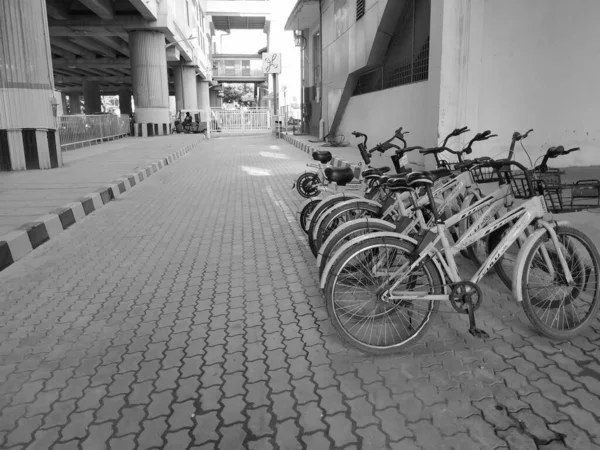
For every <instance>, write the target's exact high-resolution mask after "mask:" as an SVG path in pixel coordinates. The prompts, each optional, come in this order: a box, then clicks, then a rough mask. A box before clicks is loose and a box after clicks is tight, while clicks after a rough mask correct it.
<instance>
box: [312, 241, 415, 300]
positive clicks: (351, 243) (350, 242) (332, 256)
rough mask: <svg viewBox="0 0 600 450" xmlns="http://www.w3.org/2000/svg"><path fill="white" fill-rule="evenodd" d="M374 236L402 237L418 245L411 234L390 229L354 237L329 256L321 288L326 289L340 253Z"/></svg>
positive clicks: (320, 284)
mask: <svg viewBox="0 0 600 450" xmlns="http://www.w3.org/2000/svg"><path fill="white" fill-rule="evenodd" d="M373 237H393V238H397V239H401V240H403V241H405V242H408V243H409V244H412V245H417V241H416V240H415V239H413V238H411V237H410V236H407V235H405V234H400V233H393V232H388V231H382V232H378V233H371V234H365V235H364V236H359V237H357V238H354V239H352V240H351V241H348V242H346V243H345V244H344V245H343V246H341V247H340V248H339V249H338V251H337V252H335V253H334V254H333V255H331V258H329V261H327V265H326V266H325V269H324V270H323V276H321V280H320V283H319V287H320V288H321V289H325V283H326V282H327V278H329V272H330V271H331V268H332V267H333V264H334V263H335V260H336V259H337V258H338V256H339V255H341V254H342V253H343V252H344V251H346V249H348V248H350V247H351V246H352V245H354V244H358V243H359V242H362V241H365V240H367V239H370V238H373Z"/></svg>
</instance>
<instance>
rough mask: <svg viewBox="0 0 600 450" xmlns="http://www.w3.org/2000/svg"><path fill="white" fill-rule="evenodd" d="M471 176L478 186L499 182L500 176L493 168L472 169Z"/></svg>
mask: <svg viewBox="0 0 600 450" xmlns="http://www.w3.org/2000/svg"><path fill="white" fill-rule="evenodd" d="M471 174H472V175H473V179H474V180H475V182H476V183H478V184H485V183H498V182H500V175H499V173H498V171H497V170H496V169H495V168H494V167H481V166H479V167H474V168H473V169H471Z"/></svg>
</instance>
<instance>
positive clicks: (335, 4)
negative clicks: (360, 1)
mask: <svg viewBox="0 0 600 450" xmlns="http://www.w3.org/2000/svg"><path fill="white" fill-rule="evenodd" d="M388 1H390V0H366V1H365V15H364V16H363V17H362V18H361V19H360V20H359V21H358V22H357V21H356V0H323V6H322V21H323V36H322V39H323V44H322V45H323V99H324V102H323V118H324V119H325V122H326V123H325V128H326V130H329V127H330V126H331V123H332V122H333V118H334V116H335V113H336V110H337V107H338V105H339V103H340V99H341V97H342V91H343V89H344V86H345V84H346V81H347V79H348V74H350V73H352V72H354V71H356V70H358V69H361V68H363V67H365V65H366V64H367V60H368V58H369V54H370V52H371V48H372V47H373V43H374V39H375V34H376V32H377V28H378V26H379V23H380V21H381V17H382V14H383V12H384V10H385V7H386V5H387V3H388ZM394 1H402V0H394ZM344 8H345V9H346V14H341V13H340V11H343V10H344ZM336 9H337V11H338V20H336V17H335V14H336Z"/></svg>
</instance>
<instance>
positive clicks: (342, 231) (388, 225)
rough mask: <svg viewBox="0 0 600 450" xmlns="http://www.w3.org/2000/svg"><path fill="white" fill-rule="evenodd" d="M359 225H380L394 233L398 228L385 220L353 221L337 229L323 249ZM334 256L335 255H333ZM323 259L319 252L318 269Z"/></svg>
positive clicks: (365, 219)
mask: <svg viewBox="0 0 600 450" xmlns="http://www.w3.org/2000/svg"><path fill="white" fill-rule="evenodd" d="M358 223H365V224H373V223H377V224H378V225H380V226H381V227H382V228H383V227H385V228H387V229H388V231H394V230H395V229H396V226H395V225H394V224H393V223H390V222H388V221H387V220H383V219H370V218H369V219H367V218H364V219H356V220H351V221H350V222H346V223H345V224H343V225H341V226H339V227H337V228H336V229H335V230H334V231H333V232H332V233H331V234H330V235H329V237H328V238H327V240H326V241H325V242H324V243H323V246H322V247H321V248H325V247H326V246H327V245H329V242H331V241H332V240H335V239H338V236H342V235H343V234H345V233H346V230H347V229H348V228H350V227H352V226H354V225H356V224H358ZM332 256H333V255H332ZM322 258H323V255H322V254H321V252H320V251H319V256H317V267H321V260H322Z"/></svg>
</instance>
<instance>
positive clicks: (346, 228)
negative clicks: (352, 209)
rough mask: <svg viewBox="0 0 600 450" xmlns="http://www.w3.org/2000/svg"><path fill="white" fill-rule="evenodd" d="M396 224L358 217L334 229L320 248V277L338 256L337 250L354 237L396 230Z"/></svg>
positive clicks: (318, 259)
mask: <svg viewBox="0 0 600 450" xmlns="http://www.w3.org/2000/svg"><path fill="white" fill-rule="evenodd" d="M394 229H395V225H394V224H393V223H390V222H383V221H381V220H378V221H373V220H372V219H357V220H353V221H351V222H348V223H346V224H344V225H342V226H341V227H339V228H337V229H336V230H335V231H333V232H332V233H331V234H330V235H329V237H328V238H327V240H326V241H325V242H324V243H323V245H322V246H321V247H320V248H319V256H318V258H317V266H318V267H319V278H321V276H322V275H323V272H324V271H325V267H326V266H327V263H328V262H329V259H330V258H334V257H336V253H337V251H338V250H339V249H340V248H342V247H343V245H344V244H346V243H347V242H350V241H351V240H352V239H354V238H357V237H360V236H362V235H365V234H369V233H377V232H378V231H394Z"/></svg>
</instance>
